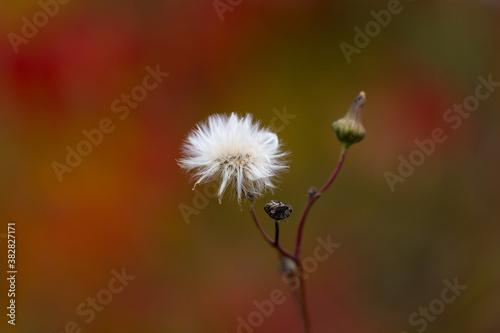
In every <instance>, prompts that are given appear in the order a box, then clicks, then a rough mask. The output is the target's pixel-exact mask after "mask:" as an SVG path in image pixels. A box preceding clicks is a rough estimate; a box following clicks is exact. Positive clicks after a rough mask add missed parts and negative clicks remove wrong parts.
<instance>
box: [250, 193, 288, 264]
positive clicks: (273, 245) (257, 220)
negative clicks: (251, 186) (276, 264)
mask: <svg viewBox="0 0 500 333" xmlns="http://www.w3.org/2000/svg"><path fill="white" fill-rule="evenodd" d="M250 213H252V217H253V220H254V222H255V224H256V225H257V228H259V230H260V233H261V234H262V236H264V238H265V239H266V240H267V242H268V243H269V245H271V246H272V247H274V248H275V249H276V250H278V251H279V252H280V253H281V254H282V255H284V256H285V257H288V258H290V259H292V260H293V261H295V262H297V260H296V259H295V257H294V256H293V254H291V253H290V252H288V251H287V250H285V249H284V248H282V247H281V246H280V245H279V244H278V243H276V242H275V240H274V239H273V238H271V236H269V235H268V234H267V232H266V231H265V230H264V228H262V225H261V224H260V222H259V219H258V218H257V215H255V210H254V208H253V202H252V203H250Z"/></svg>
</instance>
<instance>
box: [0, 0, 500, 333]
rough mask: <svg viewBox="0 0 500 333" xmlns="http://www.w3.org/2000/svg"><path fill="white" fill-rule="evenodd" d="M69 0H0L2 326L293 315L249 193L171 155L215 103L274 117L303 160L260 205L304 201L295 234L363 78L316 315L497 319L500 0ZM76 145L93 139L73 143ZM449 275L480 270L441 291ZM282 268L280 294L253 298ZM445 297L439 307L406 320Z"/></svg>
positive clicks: (335, 190) (288, 226)
mask: <svg viewBox="0 0 500 333" xmlns="http://www.w3.org/2000/svg"><path fill="white" fill-rule="evenodd" d="M59 1H60V2H55V1H54V0H41V1H39V2H37V1H35V0H29V1H27V0H16V1H14V0H10V1H9V0H3V1H2V2H1V3H0V35H2V36H3V37H2V38H1V39H0V138H1V139H0V151H1V155H2V157H1V158H0V228H1V229H0V241H1V243H0V247H1V251H2V253H3V254H2V255H0V258H1V259H0V262H1V265H0V267H1V271H2V273H1V274H0V276H2V277H3V278H2V279H1V282H0V288H1V291H0V295H1V296H0V300H1V306H0V308H2V309H4V310H2V311H5V314H6V310H5V309H6V306H7V305H8V303H7V302H8V298H7V290H8V284H7V282H6V279H5V278H4V277H5V276H6V275H7V274H6V273H5V272H6V261H7V251H6V250H7V247H6V245H7V242H6V240H5V233H6V232H7V223H8V221H10V220H15V221H16V236H17V243H16V245H17V252H16V260H17V269H18V275H17V286H16V287H17V290H16V306H17V307H16V310H17V312H16V315H17V316H16V326H15V327H13V326H11V325H8V324H7V319H8V318H6V315H5V314H4V313H2V314H1V318H3V319H2V321H1V323H0V327H2V328H1V331H2V332H4V331H6V332H7V331H16V332H27V333H31V332H53V333H56V332H57V333H59V332H80V331H79V330H81V332H214V333H215V332H220V333H224V332H227V333H229V332H244V333H248V332H300V328H299V321H298V317H297V314H296V310H295V307H294V304H293V301H292V299H291V297H290V294H289V292H288V290H287V286H286V285H285V284H284V283H283V282H282V280H281V277H280V274H279V273H278V270H277V266H278V260H277V255H276V253H275V251H274V250H273V249H272V248H270V247H269V246H268V244H266V243H265V242H264V240H263V239H262V237H261V235H260V234H259V233H258V230H257V229H256V228H255V225H254V224H253V222H252V220H251V219H250V215H249V213H248V211H247V210H248V207H247V206H244V207H243V209H242V210H240V208H239V207H238V205H237V203H236V202H235V201H228V200H225V201H224V202H223V203H222V204H219V203H218V202H217V200H216V199H214V198H213V196H211V195H210V192H211V190H213V184H212V187H210V185H207V186H202V187H200V188H199V189H200V192H193V191H191V187H192V183H189V181H188V177H186V175H185V174H183V172H182V171H181V170H180V168H179V167H178V166H177V164H176V161H175V159H176V158H179V157H180V155H179V154H180V152H179V147H180V145H181V144H182V141H183V139H184V138H185V137H186V135H187V134H188V132H189V130H190V129H192V128H193V127H194V126H195V124H196V123H198V122H199V121H202V120H204V119H206V117H207V116H209V115H211V114H214V113H230V112H238V113H240V114H245V113H252V114H253V115H254V118H256V119H260V120H261V123H262V124H263V125H267V126H271V127H272V128H273V129H275V130H276V131H279V136H280V138H281V139H282V140H283V141H284V142H285V144H286V149H287V150H289V151H290V152H291V157H290V171H289V172H288V173H286V174H285V175H284V176H283V177H282V179H281V184H280V189H279V190H278V191H275V192H274V194H268V195H267V196H265V197H264V198H262V199H261V200H260V201H258V202H257V209H258V210H257V214H258V215H259V217H260V219H261V221H262V222H263V223H264V226H265V227H266V229H267V230H269V232H270V233H271V232H272V228H273V225H272V224H273V223H272V221H271V220H270V219H269V218H268V217H267V216H266V215H265V213H264V211H263V209H262V207H263V206H264V204H265V203H266V202H268V201H269V200H271V199H276V200H279V201H284V202H286V203H289V204H291V205H292V206H293V208H294V214H292V216H291V217H290V218H289V222H288V223H283V224H282V228H281V239H282V243H283V245H284V246H286V247H287V248H288V249H290V250H292V248H293V245H294V240H295V233H296V229H297V226H298V221H299V216H300V212H301V210H302V208H303V207H304V205H305V202H306V198H307V190H308V189H309V187H310V186H316V187H320V186H321V185H322V184H323V183H324V182H325V181H326V179H327V178H328V176H329V175H330V173H331V171H332V170H333V168H334V166H335V163H336V161H337V158H338V154H339V152H340V147H339V143H338V142H337V140H336V138H335V136H334V134H333V132H332V131H331V128H330V125H331V123H332V122H333V121H334V120H336V119H338V118H340V117H342V116H343V115H344V114H345V112H346V111H347V109H348V108H349V106H350V104H351V103H352V101H353V99H354V98H355V97H356V95H357V94H358V93H359V91H361V90H364V91H365V92H366V95H367V102H366V107H365V113H364V115H363V123H364V126H365V128H366V130H367V133H368V134H367V137H366V139H365V140H364V141H363V142H361V143H359V144H356V145H354V146H352V147H351V149H350V150H349V153H348V155H347V159H346V162H345V164H344V167H343V169H342V170H341V172H340V175H339V177H338V178H337V180H336V181H335V182H334V184H333V186H332V187H331V188H330V189H329V190H328V191H327V192H326V193H325V194H324V195H323V196H322V197H321V198H320V200H318V202H317V203H316V204H315V206H314V207H313V209H312V211H311V214H310V216H309V221H308V223H307V225H306V228H305V234H304V243H303V257H304V258H306V257H311V256H313V254H314V249H315V248H316V247H317V246H318V244H319V243H318V240H317V239H318V237H321V238H322V239H325V240H326V239H327V237H330V239H331V241H332V242H335V243H340V244H341V246H340V247H338V248H337V249H336V250H335V252H334V253H332V254H331V255H330V256H329V257H328V259H327V260H325V261H323V262H318V264H317V268H315V269H314V270H312V271H311V273H310V275H309V277H308V279H307V287H308V300H309V310H310V314H311V321H312V331H313V332H335V333H337V332H339V333H342V332H346V333H347V332H394V333H399V332H408V333H412V332H423V331H426V332H476V333H494V332H499V331H500V316H499V309H500V300H499V299H500V287H499V278H500V269H499V260H500V245H499V243H498V239H499V236H500V225H499V222H500V221H499V220H500V219H499V217H500V210H499V208H498V206H499V205H498V199H499V186H500V177H499V176H498V166H499V162H500V152H499V145H498V144H499V140H500V134H499V131H498V124H499V121H500V116H499V111H500V106H499V105H500V104H499V102H500V89H499V87H498V85H497V86H495V85H492V86H490V87H489V89H490V90H487V89H485V88H478V87H479V86H480V85H481V80H480V79H479V77H483V78H484V79H485V80H488V77H490V80H491V81H495V82H500V61H499V59H500V34H499V31H500V2H499V1H496V0H482V1H479V0H477V1H472V0H448V1H445V0H441V1H424V0H422V1H403V2H401V3H400V4H399V5H398V4H397V3H396V2H395V1H389V2H388V1H322V0H312V1H311V0H310V1H305V0H304V1H301V0H293V1H278V0H266V1H263V0H262V1H245V0H241V1H236V0H233V1H229V0H220V1H212V0H207V1H174V0H171V1H169V0H165V1H156V0H148V1H138V0H136V1H133V0H129V1H111V0H108V1H76V0H74V1H69V2H67V3H65V4H63V3H62V2H64V1H62V0H59ZM389 9H391V10H393V11H394V12H397V13H393V14H391V16H390V22H387V20H388V19H387V17H386V21H384V24H383V25H385V26H383V25H382V24H379V23H370V22H372V21H373V22H376V21H375V18H374V14H373V12H372V11H374V12H375V13H380V11H385V12H386V13H390V12H389V11H388V10H389ZM367 24H368V28H369V29H372V30H370V31H369V33H370V35H371V36H368V35H367V36H365V38H363V37H362V36H361V35H359V32H357V31H361V32H362V33H363V34H364V33H365V31H366V30H365V28H366V27H367ZM377 27H378V29H377ZM355 29H359V30H355ZM357 34H358V37H356V36H357ZM360 36H361V37H360ZM342 43H345V44H342ZM347 44H349V45H350V46H348V49H349V50H355V51H352V52H350V54H347V53H346V52H345V49H344V51H343V48H342V47H341V45H344V46H346V45H347ZM365 44H366V45H365ZM147 68H149V69H147ZM154 71H158V72H160V74H159V75H157V82H156V83H157V84H153V83H155V80H152V79H147V80H146V85H147V86H148V87H149V88H151V89H149V88H148V90H145V89H143V88H142V87H143V85H144V80H145V78H147V77H148V75H150V72H154ZM165 73H169V74H168V76H167V74H165ZM153 86H154V87H153ZM476 89H480V91H481V93H488V92H489V96H488V97H487V98H484V100H481V101H480V103H479V105H478V106H475V107H473V109H474V110H475V111H472V112H470V113H469V112H468V111H466V112H465V113H463V114H464V115H463V116H462V115H459V114H458V113H457V114H453V115H452V114H451V113H449V112H451V111H447V110H448V109H450V108H453V106H454V104H456V105H461V104H463V103H464V100H465V99H466V98H468V97H470V96H474V95H475V94H476ZM481 89H482V90H481ZM122 94H124V95H122ZM131 94H132V95H133V96H135V97H132V98H136V99H135V100H133V99H132V100H129V102H128V103H129V104H127V102H126V101H125V100H122V98H127V95H131ZM123 96H124V97H123ZM129 99H130V97H129ZM467 100H468V101H469V102H470V101H471V100H472V101H473V98H472V99H471V98H468V99H467ZM476 109H477V110H476ZM445 115H448V116H449V117H452V116H453V117H454V118H453V122H451V120H450V119H448V121H447V120H446V119H445V118H444V117H445ZM103 119H104V123H105V124H104V125H102V121H103ZM106 119H108V120H106ZM459 122H460V123H459ZM102 126H103V128H105V129H107V131H108V133H103V132H102V137H100V136H99V135H98V134H96V136H94V141H95V142H97V144H93V145H91V146H90V148H89V146H86V145H85V144H84V143H82V142H83V141H85V140H87V139H86V137H85V135H84V134H83V131H92V130H95V129H96V128H100V127H102ZM436 128H441V129H443V131H444V133H445V135H446V137H447V139H446V140H445V141H444V142H443V143H439V144H436V147H435V151H434V152H433V153H432V154H430V156H425V158H424V159H423V161H419V162H418V163H419V164H420V165H417V166H415V167H414V171H413V172H411V175H406V176H405V177H403V178H401V179H403V180H404V181H396V182H395V183H393V185H392V189H391V185H390V184H389V182H388V181H387V177H388V176H387V175H388V172H390V173H392V174H393V175H398V172H399V171H398V168H401V167H400V163H401V159H406V160H408V158H409V156H410V154H412V153H413V152H414V151H416V150H417V149H418V146H417V145H416V144H415V140H426V139H429V138H431V137H432V132H433V131H434V130H435V129H436ZM92 133H96V132H95V131H94V132H92ZM68 149H69V150H68ZM72 149H73V150H78V149H79V150H80V151H83V152H84V154H85V155H86V156H80V157H81V160H79V159H78V158H77V157H74V156H73V157H70V158H69V162H68V161H67V158H68V157H67V155H68V151H70V150H72ZM417 154H418V153H413V155H412V156H417ZM70 155H71V154H70ZM417 160H418V158H417ZM68 163H70V164H71V165H68ZM57 170H58V171H57ZM391 179H392V178H391ZM401 179H399V180H401ZM196 193H201V194H196ZM203 193H205V194H203ZM206 193H208V195H207V194H206ZM186 212H187V213H186ZM123 272H126V275H127V276H128V278H129V280H128V281H126V282H125V284H126V285H125V286H124V287H123V288H122V289H120V292H116V293H115V292H110V290H115V291H116V290H117V289H116V286H118V285H119V284H118V283H115V282H116V280H114V276H115V275H116V274H120V273H123ZM132 277H133V279H132ZM455 278H456V279H457V281H458V283H459V284H461V285H466V286H467V289H466V290H464V291H462V293H461V294H460V295H459V296H458V297H457V298H456V300H454V301H453V302H451V303H450V304H445V308H444V309H441V308H440V306H439V301H434V300H436V299H441V293H442V291H443V290H444V289H445V288H446V284H445V283H444V282H443V281H444V280H448V281H450V282H451V283H453V281H454V279H455ZM110 282H112V283H111V287H110ZM113 283H115V285H113ZM113 286H114V287H113ZM276 289H277V290H282V291H283V292H284V297H285V298H286V301H285V302H284V303H283V304H280V305H276V307H275V309H274V310H273V312H272V314H270V315H269V316H268V317H266V316H262V315H260V317H259V315H255V314H254V315H253V317H252V313H253V312H255V311H257V307H256V305H255V301H257V302H262V301H264V300H269V299H270V294H271V292H272V291H273V290H276ZM92 298H97V305H96V306H95V307H94V308H92V306H91V305H90V303H88V302H92ZM430 303H431V304H434V305H433V306H434V309H437V310H434V311H435V312H439V314H438V315H435V316H432V319H425V320H423V321H422V318H425V317H422V316H421V315H418V316H417V317H414V322H413V324H412V323H411V322H410V321H409V318H410V317H411V316H412V314H413V313H414V312H419V311H420V310H419V309H420V307H429V304H430ZM78 309H79V310H78ZM92 309H95V310H92ZM85 311H87V312H85ZM90 313H93V315H91V314H90ZM430 313H431V314H432V312H430ZM249 316H250V317H251V318H250V321H252V320H253V322H254V324H255V325H254V326H255V327H246V328H244V327H242V326H241V325H240V323H241V320H243V321H245V322H247V323H248V320H249ZM239 318H241V320H240V321H239ZM252 318H253V319H252ZM255 318H257V319H255ZM258 318H263V320H261V322H259V320H258ZM416 320H420V322H418V324H417V323H415V321H416ZM424 324H425V325H424ZM239 325H240V327H238V326H239Z"/></svg>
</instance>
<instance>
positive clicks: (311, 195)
mask: <svg viewBox="0 0 500 333" xmlns="http://www.w3.org/2000/svg"><path fill="white" fill-rule="evenodd" d="M316 192H318V190H317V189H316V188H315V187H311V188H310V189H309V191H307V197H308V198H309V199H311V198H312V197H314V196H315V195H316Z"/></svg>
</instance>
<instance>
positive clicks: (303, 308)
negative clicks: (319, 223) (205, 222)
mask: <svg viewBox="0 0 500 333" xmlns="http://www.w3.org/2000/svg"><path fill="white" fill-rule="evenodd" d="M346 153H347V149H345V147H344V146H343V147H342V150H341V152H340V157H339V160H338V162H337V166H336V167H335V169H334V170H333V173H332V175H331V176H330V178H329V179H328V180H327V181H326V183H325V184H324V185H323V187H321V189H320V190H319V191H316V192H315V193H314V194H312V195H310V197H309V199H308V201H307V204H306V207H305V208H304V211H303V212H302V216H301V218H300V224H299V229H298V232H297V243H296V245H295V252H294V253H293V254H292V253H290V252H288V251H287V250H285V249H283V248H282V247H281V246H280V245H279V244H278V241H277V237H278V234H277V233H278V229H276V238H275V239H273V238H272V237H271V236H269V235H268V234H267V233H266V231H265V230H264V228H262V225H261V224H260V222H259V220H258V218H257V215H256V214H255V210H254V207H253V206H254V203H253V202H251V203H250V212H251V213H252V217H253V220H254V222H255V224H256V225H257V228H258V229H259V230H260V232H261V234H262V236H264V238H265V239H266V240H267V242H268V243H269V245H271V246H272V247H274V248H275V249H276V250H278V252H280V253H281V254H282V255H283V256H285V257H288V258H290V259H291V260H293V261H294V262H295V263H296V264H297V267H298V277H299V281H300V283H299V284H300V289H299V290H298V293H295V292H296V290H291V292H292V294H293V295H294V301H295V303H296V305H297V309H298V311H299V314H300V322H301V326H302V332H304V333H309V332H310V323H309V315H308V311H307V297H306V285H305V280H304V274H303V267H302V262H301V260H300V249H301V244H302V234H303V231H304V225H305V222H306V219H307V215H308V214H309V210H310V209H311V207H312V205H313V204H314V202H315V201H316V200H318V198H319V197H320V196H321V195H322V194H323V192H325V191H326V190H327V189H328V187H330V185H331V184H332V183H333V181H334V180H335V178H336V177H337V175H338V174H339V171H340V168H341V167H342V164H343V163H344V159H345V155H346ZM296 273H297V272H296Z"/></svg>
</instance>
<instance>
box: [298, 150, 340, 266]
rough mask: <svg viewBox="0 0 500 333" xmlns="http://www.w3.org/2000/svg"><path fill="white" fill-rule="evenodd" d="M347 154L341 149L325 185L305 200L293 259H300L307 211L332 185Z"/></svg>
mask: <svg viewBox="0 0 500 333" xmlns="http://www.w3.org/2000/svg"><path fill="white" fill-rule="evenodd" d="M346 153H347V149H344V148H342V151H341V152H340V157H339V160H338V162H337V166H336V167H335V170H333V173H332V175H331V176H330V178H329V179H328V180H327V181H326V183H325V184H324V185H323V187H321V189H320V190H319V191H317V192H316V193H314V194H312V195H311V196H310V197H309V199H308V200H307V204H306V207H305V208H304V211H303V212H302V216H301V218H300V224H299V231H298V232H297V243H296V245H295V253H294V257H295V258H300V249H301V245H302V234H303V231H304V225H305V223H306V219H307V215H308V214H309V210H310V209H311V207H312V205H313V203H314V202H315V201H316V200H318V198H319V197H320V196H321V195H322V194H323V192H325V191H326V190H327V189H328V187H329V186H330V185H331V184H332V183H333V181H334V180H335V178H336V177H337V175H338V174H339V171H340V168H341V167H342V164H343V163H344V159H345V155H346Z"/></svg>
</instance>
